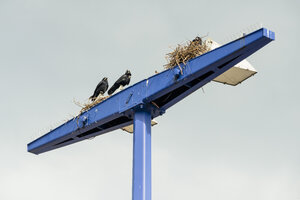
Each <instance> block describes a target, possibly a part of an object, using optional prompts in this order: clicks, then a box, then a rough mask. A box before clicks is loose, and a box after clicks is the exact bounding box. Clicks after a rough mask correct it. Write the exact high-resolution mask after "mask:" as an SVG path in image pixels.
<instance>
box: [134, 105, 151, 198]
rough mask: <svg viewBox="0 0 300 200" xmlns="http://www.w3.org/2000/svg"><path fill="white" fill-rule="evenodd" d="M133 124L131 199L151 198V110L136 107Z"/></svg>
mask: <svg viewBox="0 0 300 200" xmlns="http://www.w3.org/2000/svg"><path fill="white" fill-rule="evenodd" d="M141 106H144V105H141ZM133 126H134V133H133V169H132V199H133V200H151V111H150V110H147V109H145V108H140V109H138V110H137V111H136V112H135V114H134V123H133Z"/></svg>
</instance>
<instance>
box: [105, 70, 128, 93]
mask: <svg viewBox="0 0 300 200" xmlns="http://www.w3.org/2000/svg"><path fill="white" fill-rule="evenodd" d="M130 78H131V73H130V71H129V70H126V72H125V74H123V75H122V76H121V77H120V78H119V79H118V80H117V81H116V82H115V83H114V85H113V86H111V88H110V89H109V90H108V94H109V95H111V94H112V93H114V92H115V91H116V90H117V89H119V88H121V89H122V88H123V87H124V86H125V85H129V82H130Z"/></svg>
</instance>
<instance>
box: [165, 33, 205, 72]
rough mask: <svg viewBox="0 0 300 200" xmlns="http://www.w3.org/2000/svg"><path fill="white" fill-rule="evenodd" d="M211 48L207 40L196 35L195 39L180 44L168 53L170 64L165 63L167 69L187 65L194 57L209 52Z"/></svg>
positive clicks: (167, 57)
mask: <svg viewBox="0 0 300 200" xmlns="http://www.w3.org/2000/svg"><path fill="white" fill-rule="evenodd" d="M209 50H210V48H209V47H208V46H207V45H206V42H205V41H204V42H203V41H202V39H201V38H200V37H196V38H195V39H194V40H193V41H188V42H186V43H184V44H178V45H177V47H176V48H175V49H174V50H173V52H171V53H168V54H167V55H166V59H167V61H168V64H166V65H164V68H165V69H172V68H174V67H175V66H177V65H178V66H179V68H180V69H181V66H180V64H182V63H183V64H184V65H186V62H187V61H189V60H190V59H192V58H195V57H197V56H200V55H202V54H204V53H206V52H208V51H209Z"/></svg>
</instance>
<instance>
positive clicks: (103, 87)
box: [90, 77, 108, 101]
mask: <svg viewBox="0 0 300 200" xmlns="http://www.w3.org/2000/svg"><path fill="white" fill-rule="evenodd" d="M107 89H108V82H107V78H106V77H104V78H103V79H102V81H100V83H98V85H97V87H96V89H95V91H94V94H93V95H92V96H91V97H90V100H92V101H95V100H96V99H97V97H98V96H99V94H101V95H103V94H104V93H105V92H106V91H107Z"/></svg>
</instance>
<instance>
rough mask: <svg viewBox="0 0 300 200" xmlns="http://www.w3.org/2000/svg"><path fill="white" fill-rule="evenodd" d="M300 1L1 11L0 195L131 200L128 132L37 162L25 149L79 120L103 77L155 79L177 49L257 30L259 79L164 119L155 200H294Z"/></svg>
mask: <svg viewBox="0 0 300 200" xmlns="http://www.w3.org/2000/svg"><path fill="white" fill-rule="evenodd" d="M299 7H300V3H299V1H296V0H295V1H292V0H290V1H283V0H282V1H244V2H242V1H212V0H211V1H190V0H186V1H181V2H180V1H152V2H147V1H127V2H125V1H92V0H87V1H54V0H52V1H42V0H41V1H33V0H22V1H17V0H1V1H0V30H1V31H0V69H1V73H0V89H1V93H2V98H1V104H0V109H1V115H0V120H1V129H0V133H1V140H0V158H1V164H0V188H1V189H0V199H3V200H15V199H24V200H27V199H28V200H29V199H30V200H35V199H43V200H50V199H51V200H52V199H72V200H77V199H78V200H79V199H89V200H96V199H106V200H110V199H114V200H115V199H127V200H129V199H131V166H132V135H129V134H126V133H125V132H122V131H120V130H118V131H114V132H112V133H109V134H105V135H103V136H100V137H96V138H95V139H93V140H87V141H83V142H81V143H78V144H75V145H72V146H69V147H65V148H62V149H58V150H55V151H51V152H48V153H45V154H41V155H39V156H36V155H33V154H30V153H27V152H26V144H27V143H28V142H30V141H32V139H34V138H35V137H37V136H39V135H40V134H41V133H44V132H43V131H46V130H48V129H49V128H50V127H51V126H54V127H55V126H56V125H57V123H59V122H62V121H63V120H64V119H67V118H69V115H70V114H74V113H77V112H78V111H79V108H78V107H77V106H75V105H74V104H73V103H72V100H73V98H75V99H77V100H79V101H84V100H86V99H87V98H88V97H89V96H90V95H91V94H92V92H93V90H94V87H95V86H96V84H97V83H98V81H99V80H100V79H102V77H104V76H107V77H109V82H110V84H112V83H113V81H114V80H116V79H117V78H118V77H119V76H120V75H121V74H122V73H124V72H125V70H126V69H130V70H131V72H132V74H133V77H132V83H135V82H137V81H139V80H141V79H144V78H146V77H148V76H151V75H153V74H154V71H155V70H159V71H161V70H162V69H163V64H165V63H166V61H165V58H164V56H165V54H166V53H168V52H169V51H170V49H169V46H175V45H176V44H177V43H182V42H184V41H186V40H188V39H192V38H193V37H195V36H197V35H200V36H202V35H206V34H207V33H209V37H210V38H213V39H214V40H216V41H219V42H224V41H227V42H229V41H230V38H232V35H233V34H237V33H239V32H240V31H242V30H247V29H251V28H250V27H251V26H252V25H253V24H258V23H263V25H264V26H265V27H266V28H269V29H271V30H273V31H275V34H276V40H275V41H274V42H272V43H271V44H269V45H267V46H266V47H264V48H263V49H261V50H260V51H258V52H257V53H255V54H254V55H252V56H251V57H249V58H248V59H247V60H248V61H249V62H250V63H251V64H252V65H253V66H254V67H255V68H256V69H257V70H258V74H256V75H255V76H254V77H252V78H250V79H249V80H247V81H246V82H244V83H242V84H241V85H238V86H236V87H231V86H224V85H222V84H218V83H210V84H208V85H206V86H205V87H204V90H205V93H203V92H202V91H201V90H199V91H197V92H196V93H194V94H192V95H191V96H189V97H188V98H186V99H185V100H183V101H182V102H180V103H178V105H176V106H174V107H172V108H171V109H170V110H168V111H167V113H166V114H165V115H164V116H162V117H159V118H157V120H158V122H159V125H158V126H156V127H154V128H153V129H152V136H153V140H152V152H153V153H152V161H153V171H152V174H153V176H152V177H153V186H152V187H153V200H154V199H172V200H182V199H209V200H217V199H228V200H229V199H230V200H240V199H244V200H252V199H258V200H282V199H284V200H296V199H297V200H299V199H300V170H299V169H300V135H299V133H300V131H299V126H298V124H299V111H300V106H299V101H300V94H299V85H300V81H299V78H298V74H299V73H300V69H299V66H298V59H297V58H298V55H297V54H298V46H299V38H298V37H299V35H300V26H299V19H300V14H299Z"/></svg>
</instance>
